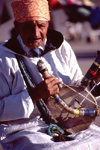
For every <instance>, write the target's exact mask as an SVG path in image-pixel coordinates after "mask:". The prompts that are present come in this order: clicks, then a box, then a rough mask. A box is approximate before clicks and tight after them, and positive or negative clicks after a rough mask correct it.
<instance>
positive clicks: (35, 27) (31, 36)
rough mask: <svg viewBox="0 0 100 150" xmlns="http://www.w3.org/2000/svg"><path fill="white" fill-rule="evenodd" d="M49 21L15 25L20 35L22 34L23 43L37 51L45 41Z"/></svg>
mask: <svg viewBox="0 0 100 150" xmlns="http://www.w3.org/2000/svg"><path fill="white" fill-rule="evenodd" d="M48 25H49V22H48V21H44V20H34V21H27V22H24V23H18V22H17V23H15V28H16V31H17V33H18V34H20V36H21V38H22V40H23V43H24V44H25V45H26V46H28V47H29V48H30V49H36V48H38V47H39V46H40V45H42V44H43V43H44V41H45V38H46V35H47V30H48Z"/></svg>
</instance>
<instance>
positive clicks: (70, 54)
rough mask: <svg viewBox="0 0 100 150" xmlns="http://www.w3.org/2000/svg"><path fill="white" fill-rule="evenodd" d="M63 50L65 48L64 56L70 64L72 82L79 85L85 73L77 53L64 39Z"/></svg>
mask: <svg viewBox="0 0 100 150" xmlns="http://www.w3.org/2000/svg"><path fill="white" fill-rule="evenodd" d="M62 50H63V58H64V60H65V62H66V64H67V65H68V66H69V70H70V73H71V76H70V78H71V84H74V85H79V84H80V81H81V80H82V78H83V73H82V71H81V68H80V66H79V64H78V61H77V59H76V55H75V53H74V51H73V50H72V48H71V46H70V45H69V43H68V42H66V41H64V43H63V46H62Z"/></svg>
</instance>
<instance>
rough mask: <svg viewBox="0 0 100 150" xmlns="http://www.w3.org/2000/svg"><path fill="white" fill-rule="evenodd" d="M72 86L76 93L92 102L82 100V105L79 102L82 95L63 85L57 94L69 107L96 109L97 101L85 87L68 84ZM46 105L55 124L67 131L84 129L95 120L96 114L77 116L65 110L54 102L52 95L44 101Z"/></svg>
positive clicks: (74, 131) (73, 131) (72, 131)
mask: <svg viewBox="0 0 100 150" xmlns="http://www.w3.org/2000/svg"><path fill="white" fill-rule="evenodd" d="M69 87H71V88H73V89H74V90H75V91H77V92H78V93H81V94H82V95H84V96H87V94H88V98H89V99H90V100H91V101H92V102H93V103H94V104H93V103H91V102H90V101H87V100H84V102H83V103H82V105H80V103H81V102H82V101H83V99H84V97H82V96H81V95H79V94H77V93H76V92H74V91H72V90H71V89H70V88H68V87H66V86H63V87H62V88H61V89H60V92H59V96H60V98H61V99H63V101H64V102H66V103H67V104H68V105H69V106H70V107H72V108H75V109H79V110H80V109H81V110H87V109H97V103H96V99H95V97H94V96H93V95H92V94H91V93H89V92H88V90H87V89H85V90H84V89H83V88H81V87H78V86H69ZM46 105H47V107H48V109H49V110H50V112H51V114H52V115H53V118H54V119H55V120H56V123H57V125H59V126H60V127H61V128H62V129H63V130H65V131H67V132H69V133H76V132H79V131H81V130H84V129H86V128H88V127H89V126H90V124H92V123H93V122H94V120H95V117H96V116H79V115H75V114H72V113H70V112H67V111H66V110H65V109H64V108H62V107H60V106H59V105H58V103H56V102H55V99H54V98H53V97H49V98H48V100H47V101H46Z"/></svg>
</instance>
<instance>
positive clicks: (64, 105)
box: [37, 55, 100, 133]
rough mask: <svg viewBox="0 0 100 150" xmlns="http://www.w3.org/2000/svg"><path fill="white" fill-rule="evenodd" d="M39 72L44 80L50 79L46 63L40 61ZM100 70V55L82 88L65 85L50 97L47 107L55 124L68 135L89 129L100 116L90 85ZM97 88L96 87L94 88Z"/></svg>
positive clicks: (87, 74)
mask: <svg viewBox="0 0 100 150" xmlns="http://www.w3.org/2000/svg"><path fill="white" fill-rule="evenodd" d="M37 68H38V70H39V71H40V72H41V73H42V75H43V77H44V79H46V78H48V77H50V74H49V73H48V69H47V68H46V66H45V64H44V62H43V61H42V60H39V62H38V63H37ZM99 68H100V55H98V56H97V58H96V59H95V61H94V62H93V64H92V66H91V67H90V69H89V70H88V71H87V73H86V75H85V76H84V78H83V79H82V81H81V86H72V85H65V84H63V86H62V88H60V92H59V94H56V95H54V96H52V97H49V98H48V100H47V101H46V105H47V107H48V109H49V110H50V113H51V114H52V116H53V118H54V119H55V122H56V124H57V125H58V126H60V127H61V128H62V129H63V130H64V131H67V132H68V133H77V132H79V131H81V130H84V129H86V128H88V127H89V126H90V125H91V124H92V123H93V122H94V120H95V118H96V116H97V115H100V108H99V106H98V105H97V102H96V98H95V97H94V96H93V95H92V94H91V91H92V90H93V89H92V90H90V89H89V86H88V85H89V83H90V81H91V80H92V79H93V77H94V75H96V74H97V72H98V70H99ZM94 88H95V87H94Z"/></svg>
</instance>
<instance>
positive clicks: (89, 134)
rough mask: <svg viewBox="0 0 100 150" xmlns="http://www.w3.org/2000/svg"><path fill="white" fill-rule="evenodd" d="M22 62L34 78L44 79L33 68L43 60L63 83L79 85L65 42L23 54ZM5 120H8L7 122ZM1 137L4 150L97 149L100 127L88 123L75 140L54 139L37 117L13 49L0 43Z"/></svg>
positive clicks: (36, 109)
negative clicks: (38, 55)
mask: <svg viewBox="0 0 100 150" xmlns="http://www.w3.org/2000/svg"><path fill="white" fill-rule="evenodd" d="M23 59H24V62H25V64H26V66H27V68H28V70H29V72H30V74H31V76H32V78H33V79H34V81H35V84H38V83H40V82H41V81H42V80H43V78H42V75H41V74H40V73H39V72H38V69H37V67H36V65H37V61H38V60H39V59H42V60H43V61H44V62H45V64H46V65H47V67H48V70H49V72H50V73H52V74H53V75H55V76H56V77H58V78H61V79H62V81H63V82H64V83H65V84H78V82H79V81H80V80H81V78H82V72H81V69H80V68H79V66H78V63H77V60H76V57H75V55H74V52H73V51H72V49H71V47H70V45H69V44H68V43H67V42H66V41H64V42H63V44H62V45H61V46H60V48H59V49H56V50H55V51H54V50H53V51H50V52H48V53H46V54H45V55H44V56H43V57H41V58H29V57H26V56H23ZM6 121H7V123H6ZM0 122H1V125H0V139H1V144H2V146H3V148H4V150H36V149H37V150H60V149H63V150H72V149H75V150H84V149H86V150H99V149H100V148H99V147H100V144H99V143H100V142H99V141H100V128H99V127H97V126H95V125H91V126H90V128H88V129H87V130H84V131H81V132H79V133H77V134H75V135H73V136H75V140H73V141H66V142H54V141H53V138H52V137H51V136H49V135H47V134H46V130H47V127H48V125H47V124H46V123H45V122H44V121H43V120H42V119H40V112H39V110H38V108H37V106H36V105H35V104H33V102H32V100H31V98H30V96H29V94H28V92H27V87H26V84H25V82H24V80H23V77H22V75H21V72H20V69H19V66H18V63H17V60H16V58H15V55H14V52H12V51H11V50H9V49H8V48H5V47H4V46H2V45H1V46H0Z"/></svg>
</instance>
